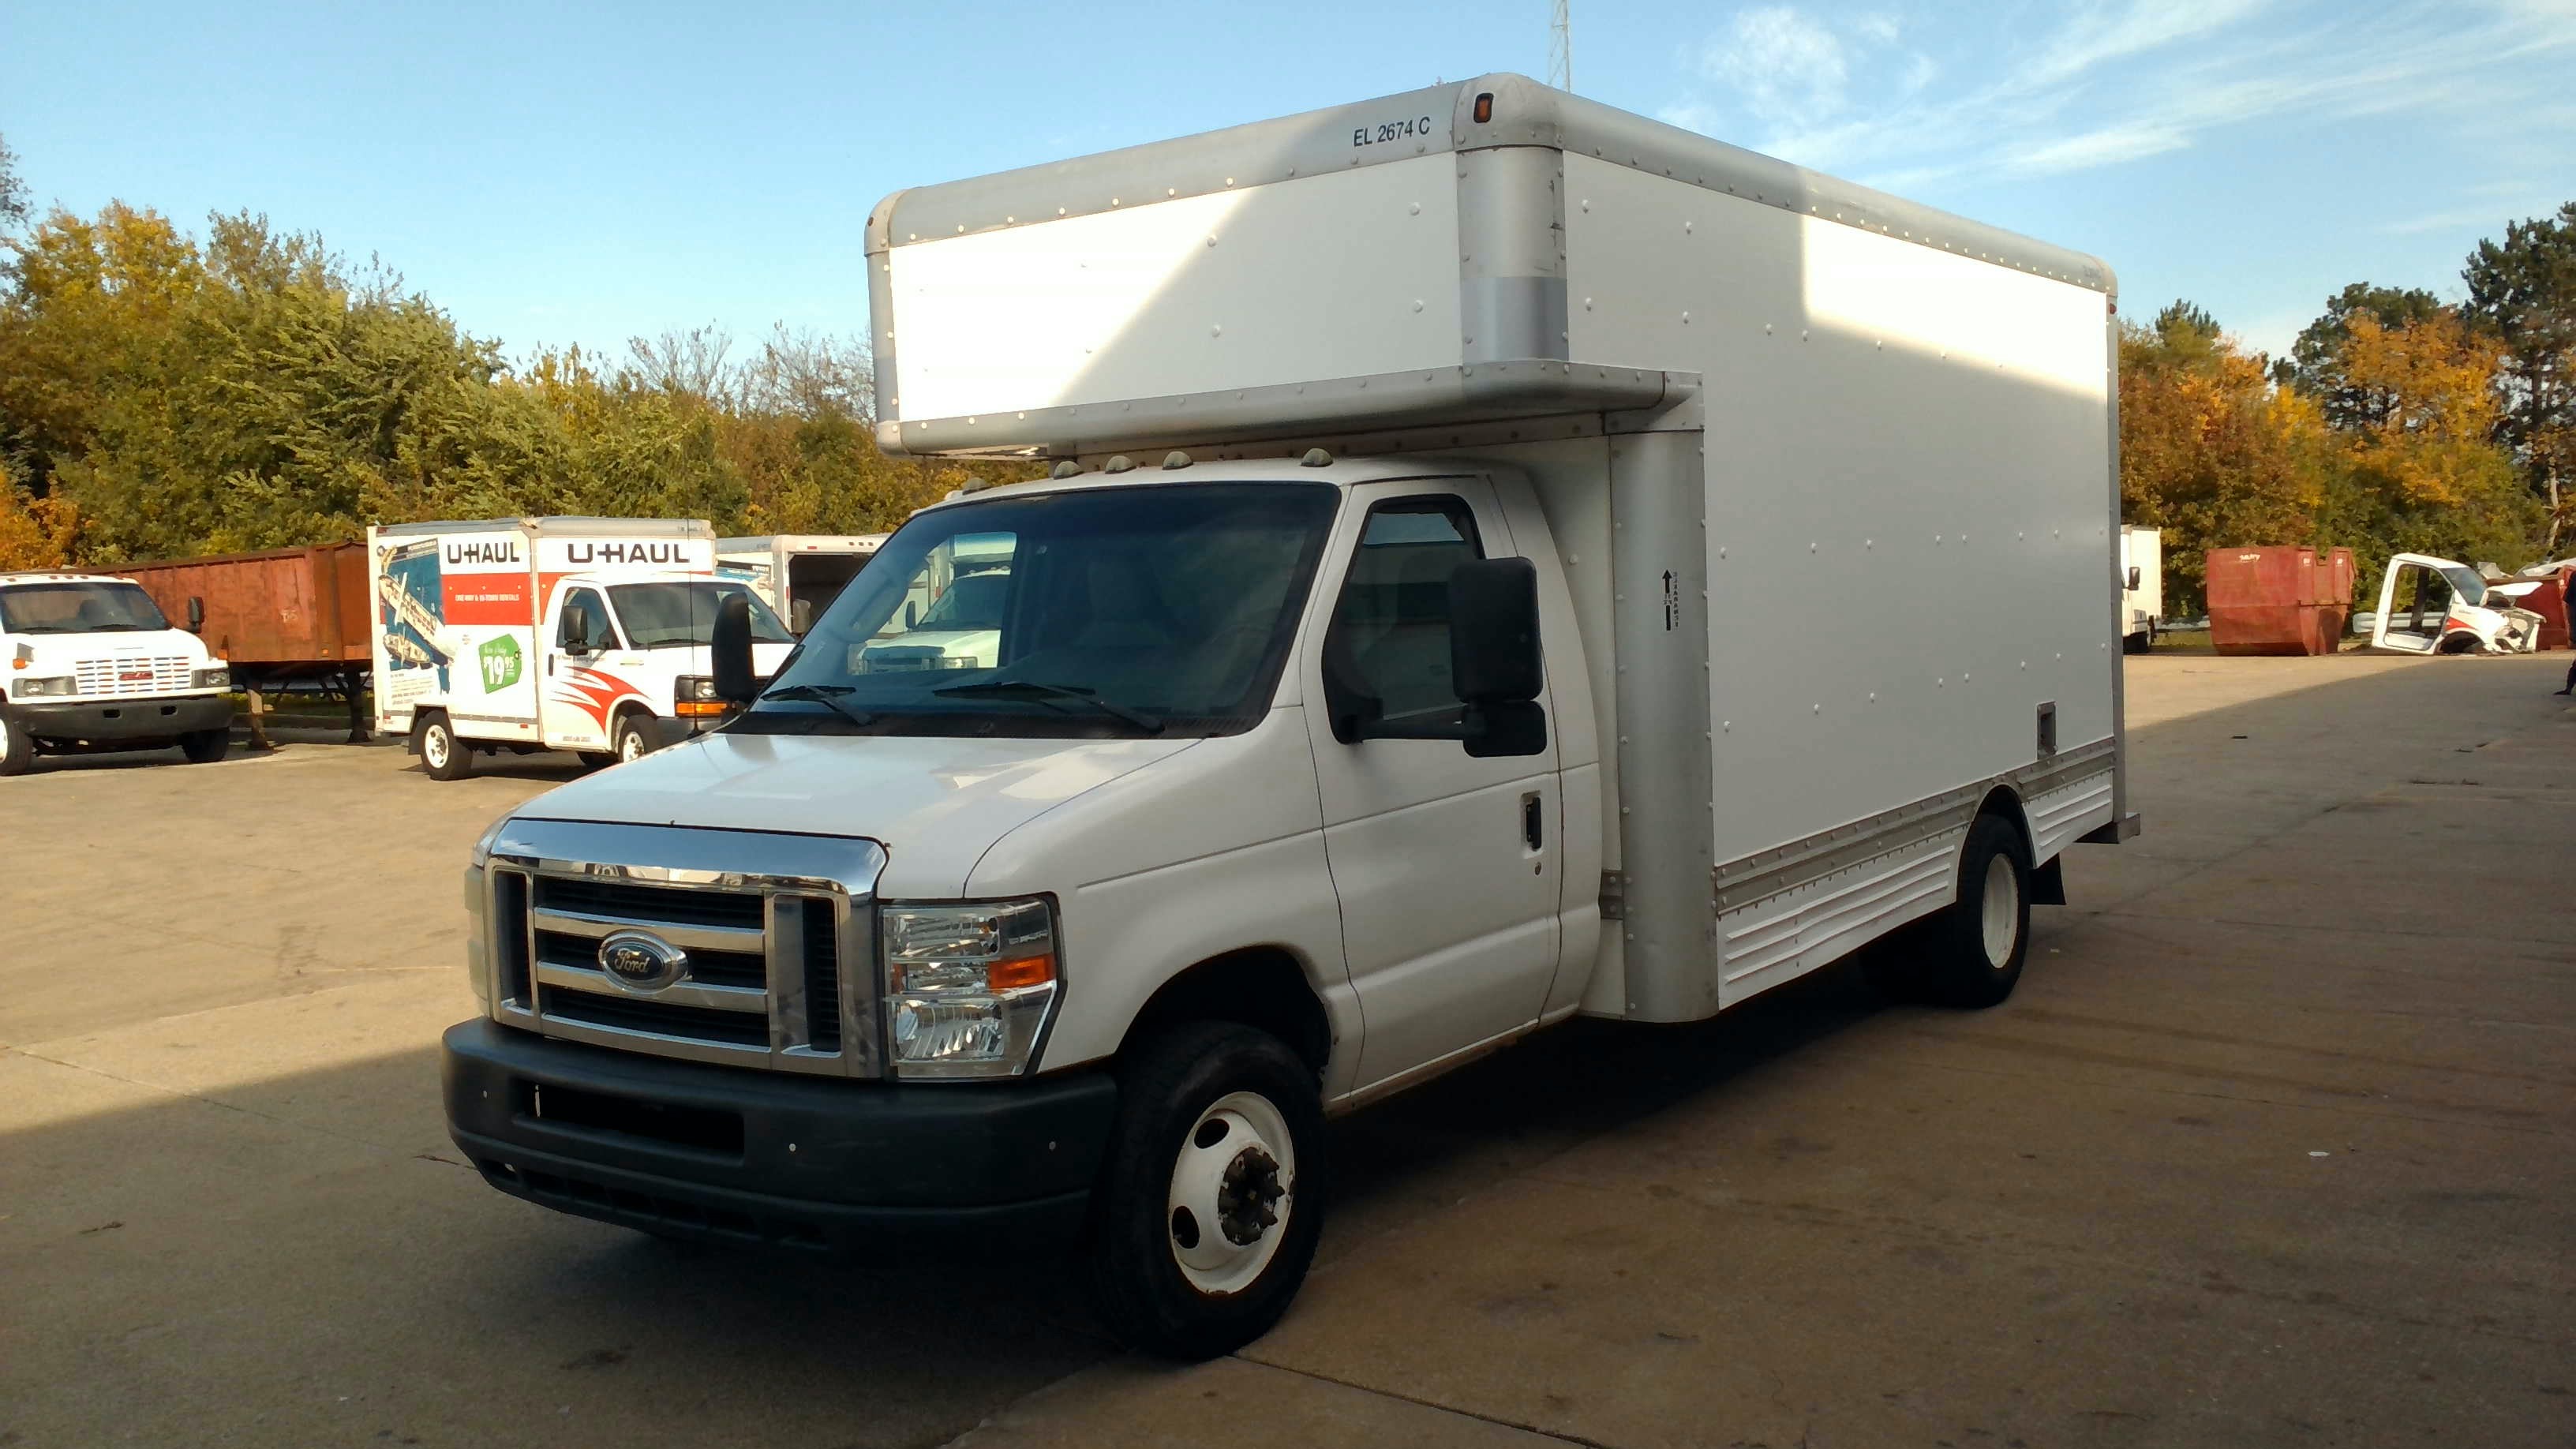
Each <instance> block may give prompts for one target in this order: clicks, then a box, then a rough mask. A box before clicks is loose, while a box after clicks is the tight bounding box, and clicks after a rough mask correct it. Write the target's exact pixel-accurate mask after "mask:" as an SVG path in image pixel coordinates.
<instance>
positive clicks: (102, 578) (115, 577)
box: [0, 569, 134, 589]
mask: <svg viewBox="0 0 2576 1449" xmlns="http://www.w3.org/2000/svg"><path fill="white" fill-rule="evenodd" d="M133 582H134V580H132V579H129V578H127V577H125V576H124V575H123V574H93V573H79V572H74V571H70V570H64V569H21V570H19V571H17V572H15V573H0V589H5V588H9V587H11V586H13V585H17V584H130V583H133Z"/></svg>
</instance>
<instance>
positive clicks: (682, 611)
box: [608, 580, 792, 649]
mask: <svg viewBox="0 0 2576 1449" xmlns="http://www.w3.org/2000/svg"><path fill="white" fill-rule="evenodd" d="M728 594H740V595H742V596H743V597H744V598H746V599H749V600H750V601H751V642H752V643H754V644H785V643H787V642H789V640H790V639H791V637H792V636H791V635H789V634H788V632H787V626H786V625H784V624H782V623H780V622H778V615H776V614H775V613H772V612H771V611H770V608H769V606H768V605H767V604H764V603H762V602H761V601H760V596H759V595H758V594H755V593H753V592H752V591H751V590H749V589H746V588H744V587H743V586H742V585H740V584H734V583H717V582H715V581H713V580H709V581H707V582H705V583H696V582H691V583H667V584H612V585H610V586H609V589H608V598H609V602H610V604H611V605H612V606H613V607H614V608H615V609H616V610H617V621H618V622H619V623H621V624H623V625H625V626H626V645H627V647H628V648H630V649H673V648H679V647H682V646H686V645H698V644H705V643H707V642H708V641H709V640H710V639H711V638H713V636H714V632H715V626H716V605H717V604H719V603H721V602H723V600H724V598H725V596H726V595H728Z"/></svg>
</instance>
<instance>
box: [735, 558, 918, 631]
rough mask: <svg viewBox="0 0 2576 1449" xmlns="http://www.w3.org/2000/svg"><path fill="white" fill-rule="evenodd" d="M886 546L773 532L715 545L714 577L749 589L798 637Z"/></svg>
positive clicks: (812, 624)
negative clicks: (870, 559)
mask: <svg viewBox="0 0 2576 1449" xmlns="http://www.w3.org/2000/svg"><path fill="white" fill-rule="evenodd" d="M885 541H886V536H885V535H884V534H882V533H833V534H822V533H776V534H768V535H764V536H762V537H759V538H727V539H719V540H718V541H717V542H716V572H717V573H720V574H722V575H724V576H725V577H726V578H729V579H740V580H742V581H743V582H744V583H747V584H749V585H751V591H752V592H753V593H755V594H758V595H759V596H760V598H761V602H763V603H765V604H767V605H769V607H770V608H771V609H772V610H774V611H775V612H776V613H777V615H778V617H780V618H782V619H785V620H786V621H787V627H788V629H789V630H790V631H792V632H793V633H795V634H796V635H797V637H799V638H802V637H804V634H805V631H806V630H807V629H810V628H812V627H813V626H814V621H815V620H816V619H819V618H821V617H823V611H824V610H826V609H829V608H831V607H832V601H833V600H834V599H837V598H839V597H840V596H841V590H843V589H845V588H848V587H849V584H850V580H852V579H854V578H857V577H858V576H859V570H860V569H861V568H862V567H864V566H865V565H866V563H867V561H868V559H869V557H870V556H872V555H873V554H875V553H876V551H877V548H878V546H879V545H880V544H883V543H884V542H885Z"/></svg>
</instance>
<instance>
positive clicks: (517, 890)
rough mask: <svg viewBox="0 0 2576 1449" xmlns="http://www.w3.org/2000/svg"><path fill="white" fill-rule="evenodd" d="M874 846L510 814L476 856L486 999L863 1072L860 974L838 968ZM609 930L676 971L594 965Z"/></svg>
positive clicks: (530, 1019)
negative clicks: (485, 923)
mask: <svg viewBox="0 0 2576 1449" xmlns="http://www.w3.org/2000/svg"><path fill="white" fill-rule="evenodd" d="M884 860H885V856H884V852H883V851H881V850H880V849H878V848H877V847H876V846H875V845H874V844H873V843H871V842H868V841H848V840H823V839H819V838H816V837H810V836H771V835H758V834H753V833H749V832H734V831H709V830H687V829H678V828H664V827H651V826H623V825H594V824H579V823H574V822H561V821H524V822H522V821H513V822H511V823H510V824H509V825H508V826H506V827H504V830H503V833H502V836H501V838H500V839H499V840H498V841H496V842H495V844H494V847H493V858H492V861H491V865H490V868H489V885H488V890H489V892H490V894H489V913H488V920H489V923H490V924H489V927H488V929H489V930H490V932H491V938H490V940H489V941H488V942H487V946H488V949H487V950H486V952H485V953H484V955H485V959H486V960H487V961H489V962H490V963H491V969H492V971H493V974H494V980H493V982H492V987H493V991H492V996H493V1012H492V1014H493V1016H494V1017H495V1019H497V1020H500V1021H502V1022H505V1023H508V1024H511V1025H517V1026H523V1027H528V1028H531V1029H534V1030H537V1031H542V1032H544V1033H546V1034H547V1035H550V1036H560V1037H565V1038H569V1039H572V1040H577V1041H587V1042H593V1043H597V1044H600V1045H607V1046H615V1047H620V1048H624V1049H627V1050H633V1051H643V1052H653V1053H657V1054H660V1055H666V1056H681V1057H688V1058H690V1059H692V1060H698V1061H713V1062H726V1063H732V1064H736V1065H743V1066H757V1067H767V1068H773V1069H780V1070H792V1071H807V1072H823V1073H832V1074H839V1075H856V1076H874V1075H877V1073H878V1070H879V1067H878V1064H879V1063H880V1062H881V1061H882V1060H883V1054H882V1052H881V1051H880V1050H879V1049H878V1042H879V1036H878V1032H877V1028H876V1019H877V1015H878V1013H877V1003H876V992H875V989H874V986H873V978H874V974H875V973H874V972H873V971H857V970H850V971H845V970H843V969H841V968H842V964H843V962H844V961H845V960H850V961H866V960H872V959H873V958H872V955H870V954H869V951H868V946H867V944H866V943H868V942H869V941H870V940H871V939H872V936H873V927H874V904H875V902H874V891H875V885H876V875H877V872H878V871H879V870H881V869H882V868H883V866H884ZM746 867H748V868H746ZM782 867H785V868H783V869H782ZM619 932H637V933H642V934H644V935H647V936H650V937H652V938H653V940H654V941H655V942H658V943H660V945H662V946H667V947H670V948H676V950H678V951H679V952H681V953H684V954H685V955H686V957H687V961H686V964H685V966H683V967H682V968H681V969H680V974H679V977H678V979H677V980H674V981H671V982H669V983H667V984H663V985H660V986H649V985H648V986H638V985H633V984H630V983H629V982H628V981H627V980H625V979H623V978H620V977H618V976H615V975H613V974H611V973H610V972H608V971H607V970H605V969H603V967H602V964H601V962H602V959H603V947H602V943H603V941H605V940H606V939H607V938H608V937H610V936H612V935H615V934H617V933H619Z"/></svg>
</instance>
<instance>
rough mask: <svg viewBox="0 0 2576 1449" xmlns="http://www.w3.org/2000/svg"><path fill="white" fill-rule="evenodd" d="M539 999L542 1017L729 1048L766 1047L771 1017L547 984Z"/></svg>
mask: <svg viewBox="0 0 2576 1449" xmlns="http://www.w3.org/2000/svg"><path fill="white" fill-rule="evenodd" d="M543 999H544V1002H545V1015H547V1016H550V1017H558V1018H560V1019H562V1020H564V1021H573V1022H581V1023H583V1024H585V1025H589V1026H604V1027H608V1028H610V1029H612V1030H616V1031H643V1032H652V1033H654V1034H655V1035H658V1036H674V1037H682V1038H685V1039H687V1040H690V1041H709V1042H721V1043H723V1044H724V1045H727V1046H745V1047H766V1046H768V1045H769V1018H768V1017H767V1016H765V1015H756V1014H754V1013H751V1012H747V1011H717V1010H714V1009H712V1008H709V1007H704V1006H679V1005H675V1004H673V1003H671V1002H667V1001H647V1000H645V999H643V998H641V997H635V996H610V995H607V994H605V993H602V992H594V991H565V990H561V989H558V988H555V987H551V986H550V987H548V988H546V990H545V993H544V998H543Z"/></svg>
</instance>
